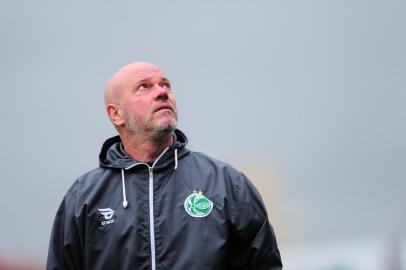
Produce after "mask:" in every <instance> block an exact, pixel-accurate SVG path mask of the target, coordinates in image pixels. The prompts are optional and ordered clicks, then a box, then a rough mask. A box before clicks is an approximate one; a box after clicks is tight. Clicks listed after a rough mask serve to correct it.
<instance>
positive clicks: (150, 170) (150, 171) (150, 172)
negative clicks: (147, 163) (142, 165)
mask: <svg viewBox="0 0 406 270" xmlns="http://www.w3.org/2000/svg"><path fill="white" fill-rule="evenodd" d="M148 170H149V174H150V175H151V174H152V167H149V168H148Z"/></svg>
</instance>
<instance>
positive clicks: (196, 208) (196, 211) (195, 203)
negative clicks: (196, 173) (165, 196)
mask: <svg viewBox="0 0 406 270" xmlns="http://www.w3.org/2000/svg"><path fill="white" fill-rule="evenodd" d="M184 206H185V210H186V213H188V214H189V215H190V216H192V217H205V216H208V215H209V214H210V213H211V210H213V202H212V201H210V200H209V199H208V198H206V197H205V196H203V192H202V191H201V190H199V191H193V193H192V194H190V195H189V196H188V197H187V198H186V200H185V203H184Z"/></svg>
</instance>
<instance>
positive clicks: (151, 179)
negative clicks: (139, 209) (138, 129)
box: [125, 147, 169, 270]
mask: <svg viewBox="0 0 406 270" xmlns="http://www.w3.org/2000/svg"><path fill="white" fill-rule="evenodd" d="M168 149H169V147H167V148H165V150H163V151H162V153H161V154H160V155H159V156H158V157H157V159H156V160H155V161H154V163H153V164H152V166H149V165H148V164H147V163H143V162H142V163H134V164H132V165H130V166H128V167H126V168H125V169H126V170H129V169H131V168H133V167H135V166H139V165H146V166H147V167H148V172H149V187H148V200H149V238H150V243H151V270H156V256H155V228H154V227H155V222H154V174H153V169H154V167H155V164H156V163H157V162H158V160H159V159H160V158H161V157H162V156H163V155H164V154H165V152H166V151H168Z"/></svg>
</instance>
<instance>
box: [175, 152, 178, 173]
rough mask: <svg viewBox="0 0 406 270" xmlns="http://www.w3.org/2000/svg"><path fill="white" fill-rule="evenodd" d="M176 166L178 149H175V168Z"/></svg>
mask: <svg viewBox="0 0 406 270" xmlns="http://www.w3.org/2000/svg"><path fill="white" fill-rule="evenodd" d="M177 168H178V149H175V170H176V169H177Z"/></svg>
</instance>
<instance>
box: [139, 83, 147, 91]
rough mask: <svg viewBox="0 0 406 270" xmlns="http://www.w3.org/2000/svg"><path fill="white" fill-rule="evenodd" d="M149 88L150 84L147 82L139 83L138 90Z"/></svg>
mask: <svg viewBox="0 0 406 270" xmlns="http://www.w3.org/2000/svg"><path fill="white" fill-rule="evenodd" d="M147 88H148V84H146V83H141V84H140V85H138V90H145V89H147Z"/></svg>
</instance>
